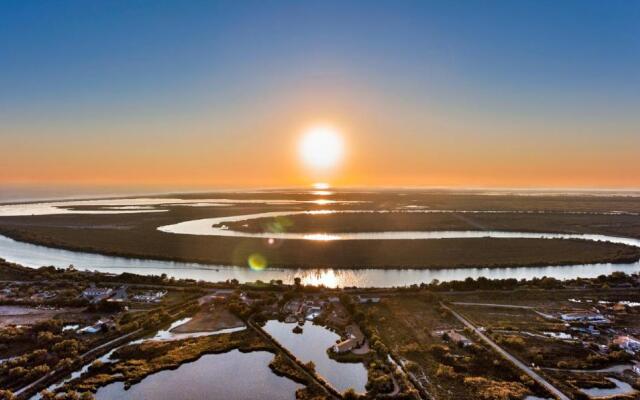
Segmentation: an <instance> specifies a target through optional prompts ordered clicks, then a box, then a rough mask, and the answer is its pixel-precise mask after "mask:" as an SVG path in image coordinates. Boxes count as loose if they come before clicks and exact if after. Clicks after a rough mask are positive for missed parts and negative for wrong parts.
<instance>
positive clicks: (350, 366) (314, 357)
mask: <svg viewBox="0 0 640 400" xmlns="http://www.w3.org/2000/svg"><path fill="white" fill-rule="evenodd" d="M295 326H296V324H295V323H294V324H288V323H284V322H279V321H275V320H271V321H268V322H267V323H266V324H265V326H264V330H265V331H267V332H268V333H269V334H270V335H271V336H273V337H274V338H275V339H276V340H277V341H278V342H280V344H282V345H283V346H284V347H286V348H287V349H289V351H291V353H293V354H294V355H295V356H296V357H297V358H298V359H300V360H301V361H302V362H305V363H306V362H309V361H313V363H314V364H315V365H316V372H318V374H320V375H322V376H323V377H324V378H325V379H326V380H327V381H328V382H329V383H331V385H333V387H335V388H336V389H338V391H341V392H344V391H345V390H347V389H349V388H353V389H354V390H355V391H356V392H359V393H363V392H365V391H366V389H365V385H366V384H367V370H366V368H365V367H364V365H363V364H362V363H340V362H337V361H335V360H332V359H330V358H329V356H328V355H327V352H326V350H327V349H328V348H329V347H331V346H333V345H334V344H335V342H336V340H339V339H340V336H339V335H337V334H336V333H334V332H331V331H330V330H328V329H327V328H325V327H322V326H319V325H313V324H312V323H310V322H306V323H305V324H304V326H303V327H302V330H303V332H302V333H301V334H296V333H293V332H292V329H293V328H294V327H295Z"/></svg>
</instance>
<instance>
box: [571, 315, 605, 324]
mask: <svg viewBox="0 0 640 400" xmlns="http://www.w3.org/2000/svg"><path fill="white" fill-rule="evenodd" d="M560 318H561V319H562V320H563V321H566V322H589V323H592V324H607V323H609V320H608V319H607V318H605V317H604V316H603V315H602V314H598V313H594V312H575V313H569V314H562V315H560Z"/></svg>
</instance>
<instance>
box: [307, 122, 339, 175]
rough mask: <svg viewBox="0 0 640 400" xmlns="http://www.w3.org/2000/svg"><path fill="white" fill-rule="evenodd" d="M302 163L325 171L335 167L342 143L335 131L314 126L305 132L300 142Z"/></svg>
mask: <svg viewBox="0 0 640 400" xmlns="http://www.w3.org/2000/svg"><path fill="white" fill-rule="evenodd" d="M299 152H300V157H301V158H302V161H303V162H304V163H305V164H306V165H308V166H309V167H311V168H315V169H327V168H331V167H334V166H336V165H337V164H338V163H339V162H340V160H341V158H342V154H343V141H342V137H341V135H340V132H338V131H337V130H336V129H334V128H332V127H327V126H315V127H313V128H310V129H308V130H306V131H305V132H304V133H303V136H302V138H301V140H300V145H299Z"/></svg>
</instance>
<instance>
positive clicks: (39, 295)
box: [31, 290, 58, 301]
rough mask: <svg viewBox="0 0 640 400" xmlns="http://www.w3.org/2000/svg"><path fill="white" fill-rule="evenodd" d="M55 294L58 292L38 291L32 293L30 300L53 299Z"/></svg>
mask: <svg viewBox="0 0 640 400" xmlns="http://www.w3.org/2000/svg"><path fill="white" fill-rule="evenodd" d="M57 295H58V294H57V293H56V292H49V291H46V290H45V291H44V292H40V293H36V294H34V295H32V296H31V300H36V301H45V300H49V299H53V298H54V297H56V296H57Z"/></svg>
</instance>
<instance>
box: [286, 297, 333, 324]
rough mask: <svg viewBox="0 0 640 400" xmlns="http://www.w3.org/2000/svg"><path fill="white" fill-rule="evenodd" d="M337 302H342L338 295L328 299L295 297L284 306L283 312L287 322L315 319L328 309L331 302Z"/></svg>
mask: <svg viewBox="0 0 640 400" xmlns="http://www.w3.org/2000/svg"><path fill="white" fill-rule="evenodd" d="M337 303H340V299H338V298H337V297H329V298H328V299H321V298H319V297H306V298H302V299H293V300H290V301H288V302H287V303H286V304H285V305H284V306H283V307H282V312H283V313H284V314H285V315H286V317H285V321H286V322H295V321H303V320H307V321H313V320H314V319H316V318H317V317H318V316H320V314H322V312H323V311H324V310H326V309H327V306H328V305H329V304H337Z"/></svg>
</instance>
